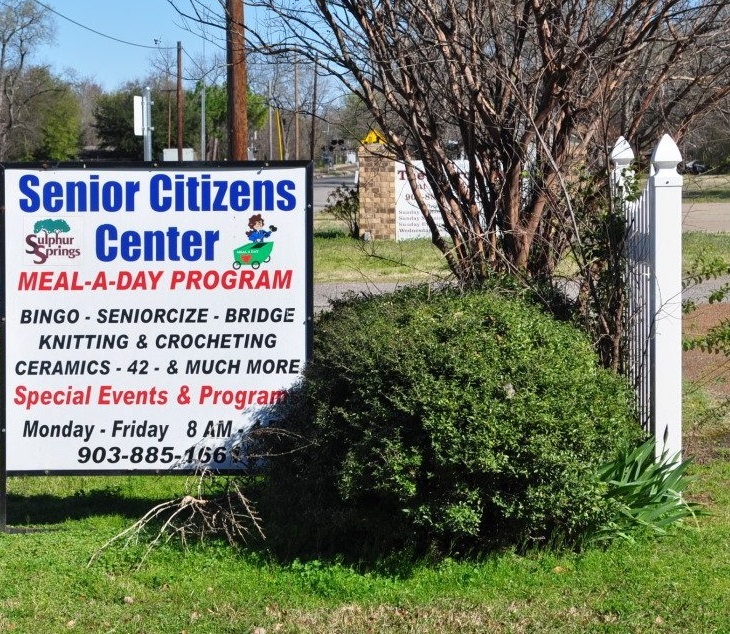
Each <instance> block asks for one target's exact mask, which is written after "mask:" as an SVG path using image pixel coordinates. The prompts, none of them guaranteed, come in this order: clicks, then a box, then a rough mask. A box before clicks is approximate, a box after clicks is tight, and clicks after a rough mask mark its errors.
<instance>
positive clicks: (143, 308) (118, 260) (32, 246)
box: [5, 164, 312, 472]
mask: <svg viewBox="0 0 730 634" xmlns="http://www.w3.org/2000/svg"><path fill="white" fill-rule="evenodd" d="M310 214H311V167H310V166H309V165H303V164H282V165H280V166H276V167H271V168H269V167H256V168H253V167H249V166H244V167H241V166H231V167H225V168H217V167H216V168H210V169H201V168H199V167H195V168H179V167H175V168H165V169H160V170H154V171H153V170H147V169H132V168H129V169H122V170H118V169H113V170H112V169H104V168H98V166H97V168H89V169H60V170H42V169H28V168H20V167H9V168H6V169H5V253H6V263H5V293H6V341H5V352H6V365H5V393H6V412H5V420H6V430H7V431H6V448H7V452H6V453H7V471H9V472H37V471H50V472H65V471H83V472H86V471H92V472H97V471H98V472H101V471H113V472H119V471H126V470H138V471H150V470H168V469H173V470H190V469H193V468H195V467H197V466H200V465H205V466H209V467H211V468H214V469H221V470H230V469H236V468H238V467H240V466H241V464H240V463H239V462H237V461H236V458H237V453H236V448H235V447H236V439H237V438H238V437H239V432H240V430H243V429H246V428H248V427H249V426H250V425H251V424H253V423H254V422H256V421H257V420H259V419H260V418H261V417H262V416H265V411H266V406H267V405H270V404H275V403H277V402H279V401H281V400H282V399H283V398H285V397H286V391H287V389H289V388H290V387H291V386H292V385H293V383H294V382H295V381H296V380H297V379H298V378H299V376H300V373H301V371H302V369H303V367H304V364H305V361H306V355H307V333H308V325H309V324H310V323H311V305H312V302H311V291H312V289H311V252H310V250H309V248H308V244H309V242H308V238H307V236H308V231H309V227H310V222H309V219H310V217H311V215H310Z"/></svg>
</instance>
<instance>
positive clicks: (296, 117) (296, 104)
mask: <svg viewBox="0 0 730 634" xmlns="http://www.w3.org/2000/svg"><path fill="white" fill-rule="evenodd" d="M295 55H296V53H295ZM294 160H295V161H298V160H299V55H296V56H295V57H294Z"/></svg>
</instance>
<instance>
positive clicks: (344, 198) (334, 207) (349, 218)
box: [322, 186, 360, 238]
mask: <svg viewBox="0 0 730 634" xmlns="http://www.w3.org/2000/svg"><path fill="white" fill-rule="evenodd" d="M322 211H323V212H325V213H329V214H331V215H332V216H334V217H335V219H336V220H339V221H340V222H343V223H344V224H345V226H346V227H347V234H348V235H349V236H350V237H351V238H358V237H360V225H359V224H358V218H359V214H360V193H359V191H358V189H357V187H345V186H340V187H337V188H336V189H335V190H333V191H332V192H331V193H330V195H329V196H328V197H327V206H326V207H325V208H324V209H323V210H322Z"/></svg>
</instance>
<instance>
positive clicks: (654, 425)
mask: <svg viewBox="0 0 730 634" xmlns="http://www.w3.org/2000/svg"><path fill="white" fill-rule="evenodd" d="M633 158H634V153H633V152H632V151H631V147H630V146H629V144H628V143H627V141H626V140H625V139H624V138H623V137H621V138H619V139H618V141H616V144H615V145H614V148H613V150H612V152H611V161H612V162H613V164H614V170H613V174H612V186H613V194H614V196H616V197H619V198H622V199H623V207H624V211H625V214H626V258H627V268H626V285H627V351H628V377H629V379H630V381H631V383H632V385H633V386H634V389H635V390H636V404H637V410H638V414H639V420H640V422H641V424H642V426H643V427H644V429H645V430H646V431H647V432H649V433H651V434H653V435H654V436H655V437H656V441H657V447H656V454H657V458H660V457H661V456H662V455H664V454H666V455H667V456H668V457H669V458H675V457H676V459H680V457H681V451H682V279H681V277H682V176H681V175H680V174H679V173H678V172H677V165H678V164H679V162H680V161H681V160H682V156H681V154H680V152H679V149H678V148H677V145H676V144H675V143H674V141H673V140H672V138H671V137H669V136H668V135H664V137H662V139H661V141H660V142H659V144H658V145H657V147H656V149H655V150H654V153H653V155H652V158H651V163H652V166H651V173H650V176H649V181H648V183H647V187H646V189H645V190H644V192H643V194H642V195H641V196H640V197H639V198H638V199H636V200H627V198H626V195H627V191H626V188H625V187H624V185H625V171H626V170H627V169H629V165H630V163H631V161H632V160H633Z"/></svg>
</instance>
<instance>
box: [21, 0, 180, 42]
mask: <svg viewBox="0 0 730 634" xmlns="http://www.w3.org/2000/svg"><path fill="white" fill-rule="evenodd" d="M35 3H36V4H39V5H40V6H42V7H43V8H44V9H47V10H48V11H50V12H51V13H55V14H56V15H57V16H59V17H61V18H63V19H64V20H68V21H69V22H71V24H75V25H76V26H79V27H81V28H82V29H86V30H87V31H90V32H91V33H94V34H96V35H99V36H101V37H104V38H106V39H108V40H114V41H115V42H119V43H120V44H126V45H127V46H136V47H137V48H151V49H154V50H156V51H159V50H167V49H169V50H174V49H175V48H177V47H175V46H150V45H149V44H137V43H136V42H128V41H127V40H121V39H119V38H118V37H114V36H112V35H107V34H106V33H102V32H101V31H97V30H95V29H92V28H91V27H89V26H86V25H85V24H81V22H77V21H76V20H73V19H72V18H69V17H68V16H67V15H64V14H63V13H59V12H58V11H56V10H55V9H54V8H53V7H49V6H48V5H47V4H44V3H43V2H41V1H40V0H35ZM155 41H157V40H155Z"/></svg>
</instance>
